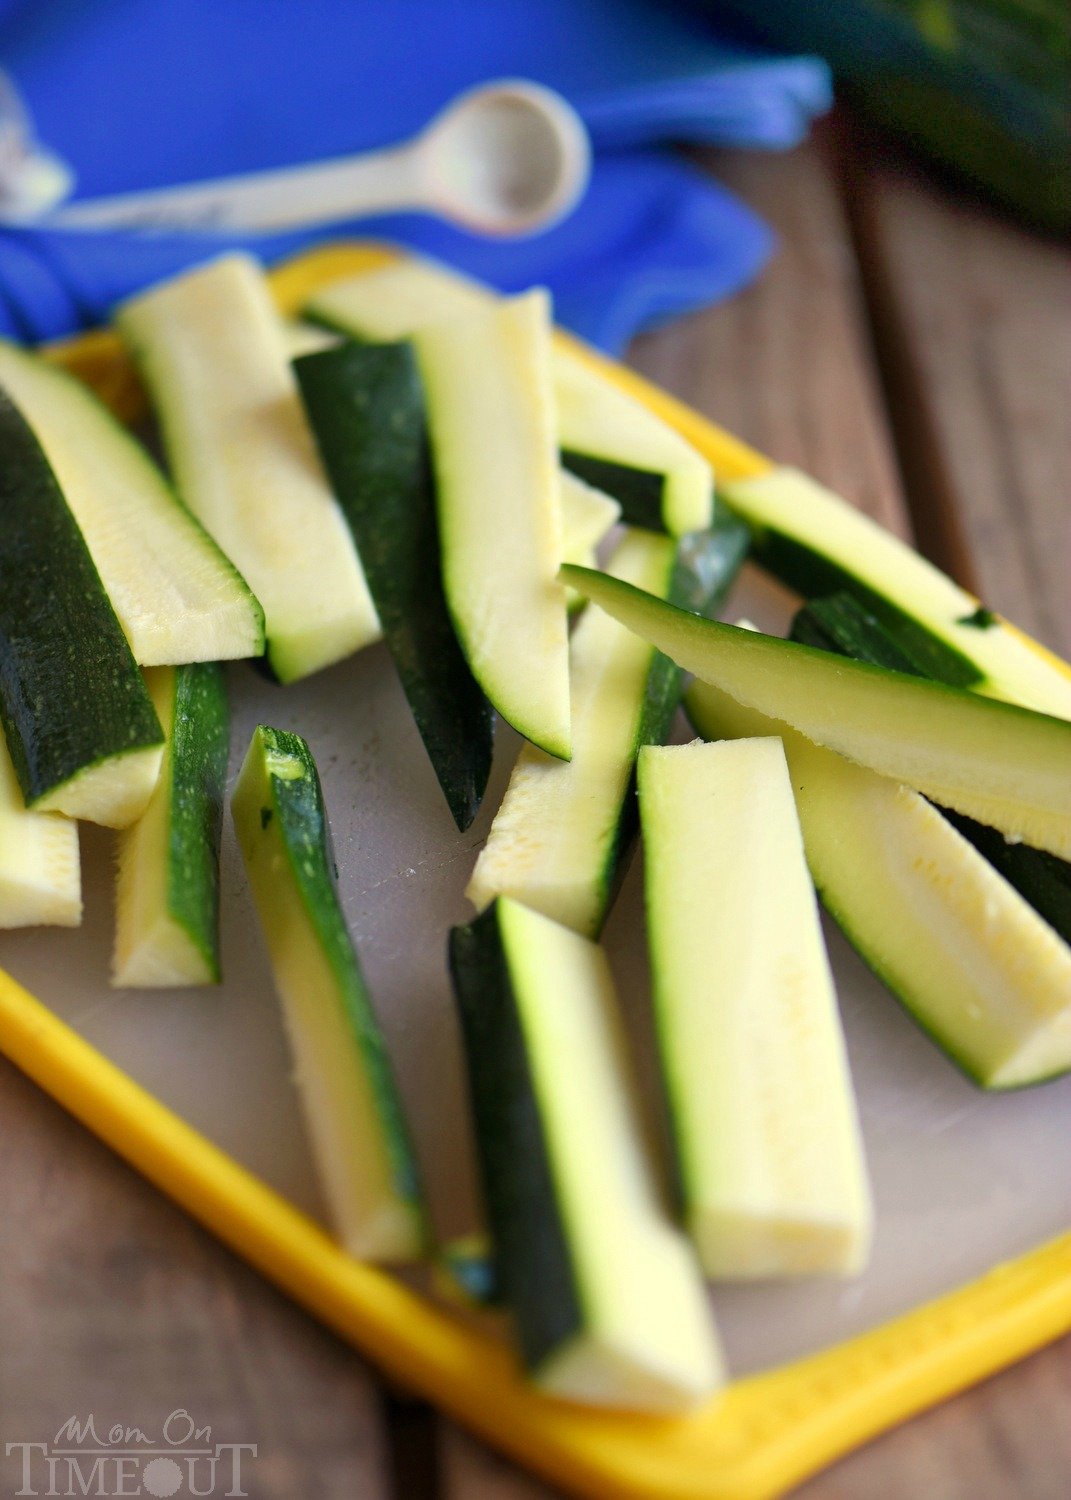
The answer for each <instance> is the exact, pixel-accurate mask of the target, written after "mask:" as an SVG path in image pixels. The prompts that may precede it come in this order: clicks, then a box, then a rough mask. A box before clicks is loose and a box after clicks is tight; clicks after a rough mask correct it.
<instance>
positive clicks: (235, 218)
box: [36, 78, 591, 235]
mask: <svg viewBox="0 0 1071 1500" xmlns="http://www.w3.org/2000/svg"><path fill="white" fill-rule="evenodd" d="M590 169H591V145H590V142H589V140H588V134H587V130H586V129H585V127H584V125H583V122H582V121H581V120H580V118H579V116H578V115H577V113H576V111H575V110H574V109H573V108H572V106H571V105H569V104H567V103H566V101H565V100H564V99H563V98H562V97H561V95H560V94H556V93H555V92H554V91H553V90H552V89H548V88H544V87H543V86H542V85H541V84H536V83H529V82H527V81H526V80H524V79H512V78H510V79H499V80H496V81H495V82H493V83H486V84H481V85H480V86H479V87H477V88H474V89H471V90H469V91H468V92H466V93H464V94H460V95H459V96H458V97H457V98H456V99H454V100H453V101H452V102H451V103H450V104H448V105H447V107H446V108H445V109H444V110H443V111H442V112H441V113H440V114H438V115H437V116H436V117H435V118H434V119H433V120H432V122H431V124H430V125H428V126H427V127H426V128H425V129H424V130H423V131H421V133H420V134H419V135H418V136H416V137H415V138H414V139H412V140H410V141H405V142H403V143H402V144H400V145H397V146H391V147H387V148H385V149H383V150H380V151H372V152H366V153H362V154H359V155H356V156H343V157H337V158H335V159H333V160H331V161H325V162H315V163H310V164H309V165H308V166H301V167H286V168H283V169H282V170H279V171H272V172H255V173H249V174H247V175H242V176H236V177H221V178H217V179H215V180H213V181H211V182H194V183H190V184H188V185H186V186H182V187H174V188H160V189H155V190H153V191H150V192H138V193H123V194H121V195H119V196H117V197H111V198H90V199H86V200H85V201H84V202H82V203H74V204H71V205H70V206H69V207H67V208H59V209H53V210H52V212H50V213H48V214H46V215H44V216H43V217H41V218H39V219H37V221H36V222H37V223H38V224H39V225H40V226H41V227H42V228H46V227H47V228H50V229H85V230H90V229H92V230H101V229H141V230H157V231H166V230H195V231H200V232H202V233H219V232H238V233H242V234H270V233H274V232H277V231H279V230H285V229H296V228H299V227H305V226H308V225H312V224H329V223H332V222H337V221H339V220H342V219H352V218H358V217H365V216H367V215H370V214H381V213H388V212H396V211H399V210H405V209H421V210H424V211H426V212H429V213H434V214H438V215H440V216H441V217H443V218H446V219H451V220H453V221H454V222H455V223H457V224H461V225H463V226H464V227H465V228H467V229H472V230H475V231H476V232H477V233H480V234H488V235H520V234H531V233H532V232H534V231H535V230H537V229H544V228H547V227H548V226H549V225H551V224H553V223H556V222H557V221H558V220H559V219H561V218H563V217H564V216H565V215H566V214H567V213H568V212H569V210H570V209H571V208H573V207H574V205H575V204H576V203H577V201H578V200H579V198H580V196H581V194H582V193H583V191H584V188H585V187H586V186H587V181H588V175H589V172H590Z"/></svg>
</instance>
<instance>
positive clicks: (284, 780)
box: [232, 724, 428, 1261]
mask: <svg viewBox="0 0 1071 1500" xmlns="http://www.w3.org/2000/svg"><path fill="white" fill-rule="evenodd" d="M232 811H233V814H234V824H235V828H236V830H237V834H238V843H239V846H240V848H241V851H242V856H243V858H244V860H245V867H246V873H247V875H248V877H249V884H250V887H251V889H252V893H253V899H254V902H255V903H256V907H257V911H258V914H259V916H260V920H261V925H262V927H263V930H264V937H265V941H266V943H267V946H268V952H269V954H270V956H271V962H272V969H273V971H274V975H275V984H276V988H277V989H278V991H279V995H280V998H281V1000H282V1003H283V1016H284V1019H285V1022H286V1029H287V1033H288V1035H289V1038H290V1045H291V1048H292V1050H293V1053H294V1060H295V1066H296V1075H297V1082H298V1087H299V1090H300V1094H301V1102H302V1105H303V1107H304V1112H305V1119H306V1124H307V1126H308V1131H309V1137H310V1142H311V1145H312V1151H313V1157H314V1160H315V1162H316V1164H317V1167H318V1170H319V1173H320V1177H321V1180H322V1183H323V1188H324V1195H325V1197H326V1199H327V1203H328V1207H329V1210H330V1212H331V1216H332V1219H333V1222H334V1225H335V1228H336V1230H337V1232H338V1235H339V1238H340V1240H341V1242H342V1244H343V1245H344V1247H345V1248H346V1249H347V1250H348V1251H349V1252H350V1253H351V1254H352V1255H355V1256H359V1257H362V1258H364V1259H369V1260H377V1261H404V1260H413V1259H416V1258H417V1257H419V1256H420V1255H421V1254H422V1253H423V1251H424V1250H425V1248H426V1245H427V1240H428V1232H427V1218H426V1211H425V1206H424V1197H423V1192H422V1189H421V1185H420V1174H419V1171H418V1168H417V1163H416V1158H415V1156H414V1153H413V1148H412V1145H411V1144H410V1140H409V1133H408V1130H407V1128H406V1124H405V1118H404V1115H403V1112H402V1105H401V1100H400V1098H399V1095H398V1090H397V1085H396V1084H395V1081H394V1075H393V1073H392V1070H391V1066H390V1060H389V1058H388V1056H387V1051H386V1046H385V1044H384V1041H383V1035H382V1033H381V1031H380V1029H379V1024H378V1022H377V1021H376V1018H375V1014H374V1012H373V1009H372V1005H371V1001H370V1000H369V997H368V991H367V990H366V988H365V983H364V979H363V977H362V975H361V970H360V965H359V963H358V960H357V954H356V952H355V950H354V947H353V943H352V942H351V940H350V936H349V933H348V932H347V930H346V922H345V918H344V917H343V915H342V910H341V907H340V906H339V903H338V894H337V891H336V888H335V880H334V875H333V872H332V865H331V860H330V857H329V854H328V842H327V819H326V814H325V812H324V803H323V794H322V792H321V790H320V778H319V776H318V774H317V771H316V763H315V761H314V760H313V758H312V755H311V754H310V752H309V747H308V745H307V744H306V743H305V741H304V740H303V739H302V738H301V737H300V736H299V735H296V734H288V733H286V732H285V731H283V730H281V729H270V728H268V727H267V726H265V725H263V724H262V725H260V726H259V727H258V728H257V729H256V730H255V731H254V733H253V738H252V741H251V743H250V746H249V752H248V754H247V755H246V758H245V762H244V764H243V766H242V770H241V773H240V775H239V777H238V784H237V786H236V787H235V791H234V798H233V802H232Z"/></svg>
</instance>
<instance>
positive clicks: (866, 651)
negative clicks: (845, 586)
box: [789, 594, 926, 677]
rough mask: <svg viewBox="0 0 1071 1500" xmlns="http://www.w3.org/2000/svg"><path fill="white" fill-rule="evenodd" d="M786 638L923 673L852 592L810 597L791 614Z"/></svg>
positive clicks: (894, 669) (895, 668) (874, 663)
mask: <svg viewBox="0 0 1071 1500" xmlns="http://www.w3.org/2000/svg"><path fill="white" fill-rule="evenodd" d="M789 639H790V640H793V641H798V642H799V643H800V645H801V646H814V647H815V648H816V649H817V650H819V651H835V652H836V653H837V654H838V655H839V656H850V657H852V659H853V660H854V661H868V662H869V663H870V665H871V666H872V667H885V668H886V670H887V671H890V672H907V673H909V674H911V675H914V676H915V677H925V676H926V672H925V671H924V669H923V668H922V667H920V666H919V664H918V661H917V660H916V658H915V657H913V656H912V655H911V653H910V651H908V650H907V649H906V648H905V647H904V646H903V644H902V643H901V642H900V641H898V640H897V638H896V637H895V636H894V635H893V634H892V633H891V631H889V630H887V629H886V628H885V626H884V625H882V623H881V621H880V620H879V619H878V617H877V616H876V615H874V614H871V612H870V610H868V609H867V607H866V606H865V605H864V604H860V603H859V601H858V600H857V599H856V598H855V596H854V595H853V594H829V595H826V596H823V597H822V598H820V599H811V600H809V601H808V603H806V604H805V605H804V606H803V607H802V609H798V610H797V611H796V613H795V614H794V615H793V617H792V628H791V630H790V631H789Z"/></svg>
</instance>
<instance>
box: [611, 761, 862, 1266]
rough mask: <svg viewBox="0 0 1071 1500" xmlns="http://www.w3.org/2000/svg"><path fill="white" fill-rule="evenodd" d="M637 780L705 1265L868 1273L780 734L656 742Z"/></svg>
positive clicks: (833, 1005) (657, 1002)
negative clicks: (732, 739)
mask: <svg viewBox="0 0 1071 1500" xmlns="http://www.w3.org/2000/svg"><path fill="white" fill-rule="evenodd" d="M638 784H639V795H640V818H641V825H642V829H643V847H644V868H645V880H646V893H647V929H648V942H649V945H650V954H651V975H652V984H653V993H654V1008H655V1028H656V1033H657V1037H658V1045H659V1052H660V1055H661V1060H662V1069H663V1077H664V1080H665V1090H666V1097H667V1102H668V1107H669V1116H670V1122H671V1134H672V1138H673V1145H674V1154H675V1160H676V1166H677V1178H678V1184H679V1188H680V1194H681V1199H682V1208H683V1213H684V1219H685V1222H686V1224H687V1226H688V1229H689V1232H690V1233H691V1235H692V1238H693V1240H694V1242H695V1244H696V1247H697V1250H698V1252H699V1258H700V1262H701V1264H702V1266H703V1269H704V1271H705V1272H706V1273H707V1275H708V1276H713V1277H726V1278H734V1279H755V1278H759V1277H769V1276H799V1275H808V1274H821V1273H825V1274H841V1275H846V1274H854V1273H857V1272H859V1271H860V1270H862V1268H863V1266H864V1265H865V1263H866V1259H867V1256H868V1253H869V1246H870V1240H871V1233H872V1219H873V1214H872V1209H871V1203H870V1192H869V1187H868V1182H867V1174H866V1167H865V1164H864V1160H863V1149H862V1142H861V1138H860V1133H859V1124H858V1119H857V1113H856V1107H855V1098H854V1094H853V1091H852V1083H851V1076H850V1073H849V1068H848V1060H847V1055H846V1051H845V1045H844V1037H843V1034H842V1031H841V1025H840V1017H839V1014H838V1011H837V1001H836V995H835V994H834V990H833V977H832V974H831V972H830V968H829V961H828V959H827V957H826V951H825V945H824V943H823V940H822V933H821V928H820V925H819V920H818V908H817V904H816V902H815V897H814V891H813V888H812V886H811V881H810V877H809V876H808V874H807V865H806V862H805V860H804V855H803V844H802V840H801V837H800V830H799V823H798V821H797V817H796V809H795V806H794V804H793V800H792V787H791V784H790V782H789V777H788V767H787V765H786V763H785V756H784V752H783V750H782V748H781V744H780V741H779V740H777V739H771V738H766V739H748V740H740V741H737V742H735V743H726V744H719V745H704V744H702V743H699V742H696V743H694V744H691V745H674V746H647V747H646V748H645V749H643V750H641V751H640V757H639V766H638Z"/></svg>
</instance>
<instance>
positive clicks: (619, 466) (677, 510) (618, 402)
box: [554, 350, 714, 536]
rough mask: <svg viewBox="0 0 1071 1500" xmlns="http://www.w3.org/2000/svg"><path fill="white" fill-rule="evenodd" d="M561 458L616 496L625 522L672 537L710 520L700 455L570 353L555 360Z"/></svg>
mask: <svg viewBox="0 0 1071 1500" xmlns="http://www.w3.org/2000/svg"><path fill="white" fill-rule="evenodd" d="M554 396H555V400H556V402H557V408H558V441H559V443H560V445H561V450H562V462H563V463H564V464H565V466H566V468H568V469H571V470H572V471H573V473H574V474H577V475H579V477H580V478H581V479H585V480H587V482H588V483H589V484H593V485H595V486H596V487H597V488H599V489H602V490H605V491H606V492H607V494H609V495H612V496H613V497H614V499H615V500H618V501H620V504H621V511H622V514H623V516H624V518H625V520H626V521H628V522H629V523H630V524H632V525H634V526H645V527H647V528H648V529H659V530H665V531H668V532H669V533H670V535H671V536H683V535H684V534H685V533H686V532H689V531H704V530H706V528H707V527H708V526H710V525H711V523H712V521H713V519H714V475H713V472H712V470H711V467H710V464H709V463H708V462H707V460H706V459H705V458H704V457H703V456H702V454H701V453H698V452H696V450H695V449H694V448H693V447H692V446H691V444H690V443H688V442H686V441H685V439H684V438H682V437H681V436H680V434H679V433H677V432H675V431H674V430H673V428H672V427H669V426H668V425H667V424H666V423H665V422H663V421H662V419H661V417H658V416H656V415H655V414H654V412H652V411H649V410H648V409H647V407H646V406H644V405H643V403H642V402H641V401H637V400H636V398H635V397H634V396H630V395H629V394H628V393H627V392H626V391H622V390H619V389H618V387H617V386H615V385H613V384H612V383H611V382H610V381H609V380H607V379H606V377H605V376H604V375H603V374H602V373H601V372H600V371H599V370H597V369H594V368H593V367H592V366H590V365H588V364H586V363H585V362H584V361H583V360H581V359H578V358H577V357H576V356H575V355H574V354H572V353H571V352H568V351H565V350H563V351H561V352H559V354H558V356H557V357H556V359H555V362H554Z"/></svg>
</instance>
